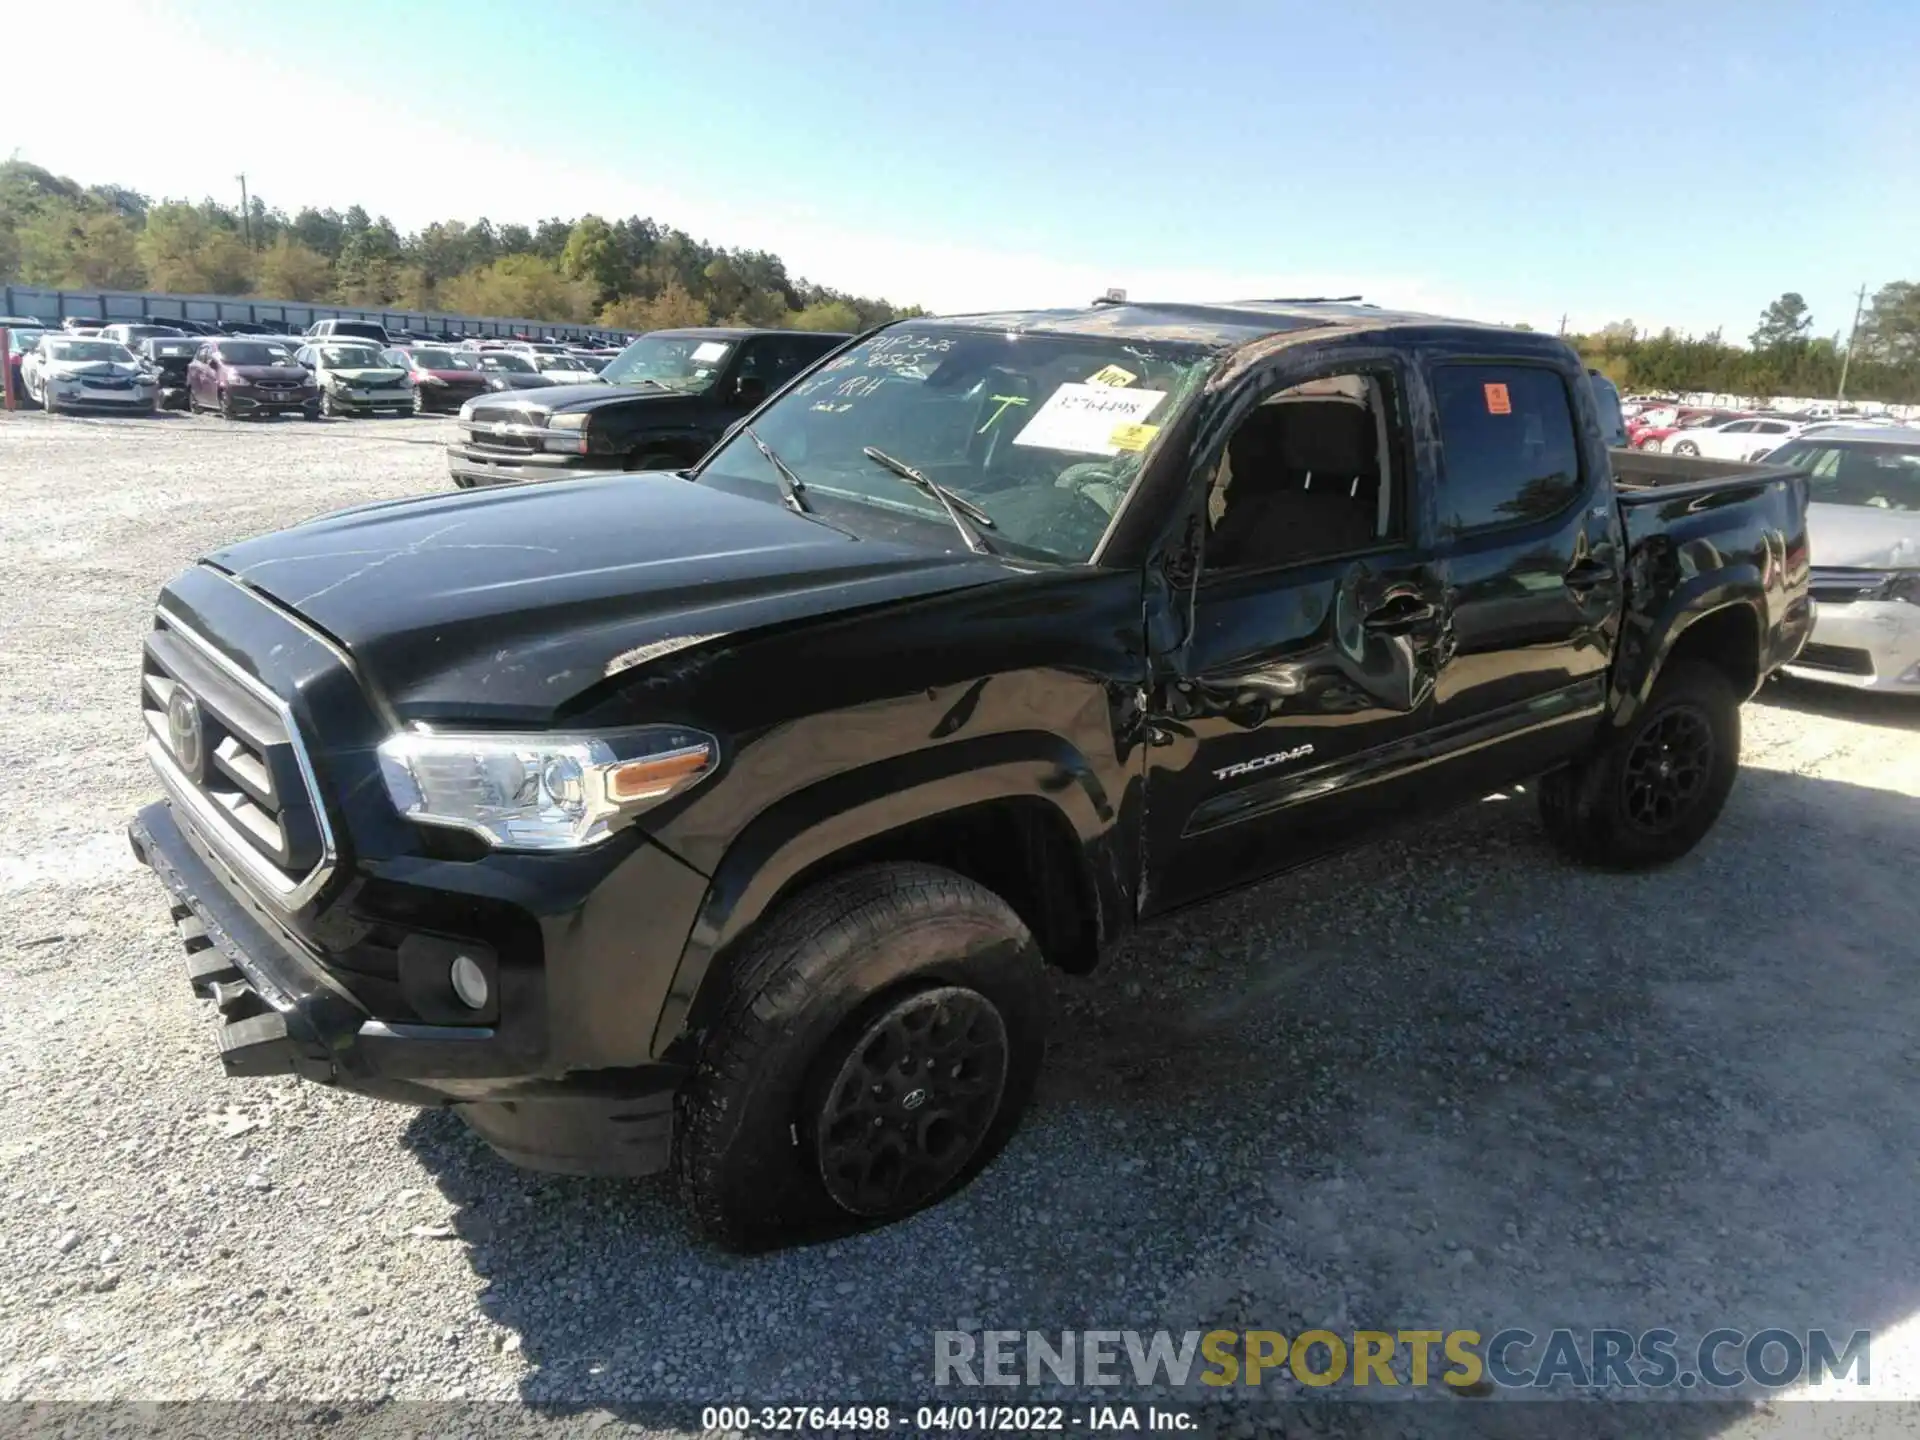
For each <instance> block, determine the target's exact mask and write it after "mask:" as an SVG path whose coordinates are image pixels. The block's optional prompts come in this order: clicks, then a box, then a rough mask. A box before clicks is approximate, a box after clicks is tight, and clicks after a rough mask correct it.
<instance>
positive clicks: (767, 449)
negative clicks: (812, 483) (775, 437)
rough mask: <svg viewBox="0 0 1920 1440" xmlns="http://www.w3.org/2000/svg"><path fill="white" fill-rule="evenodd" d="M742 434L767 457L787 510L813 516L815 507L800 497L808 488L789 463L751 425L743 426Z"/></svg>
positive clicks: (741, 428)
mask: <svg viewBox="0 0 1920 1440" xmlns="http://www.w3.org/2000/svg"><path fill="white" fill-rule="evenodd" d="M740 433H741V434H742V435H744V436H746V437H747V439H749V440H751V441H752V442H753V448H754V449H756V450H758V451H759V452H760V453H761V454H762V455H764V456H765V457H766V459H767V464H769V465H771V466H772V467H773V473H774V474H776V475H778V476H779V477H780V498H781V499H782V500H784V501H786V502H787V508H788V509H789V510H791V511H793V512H794V513H795V514H798V515H810V514H812V513H813V507H812V506H811V505H809V504H807V502H806V501H805V500H804V499H802V498H801V495H800V492H801V491H802V490H804V489H806V488H807V487H806V485H805V483H804V482H803V481H802V480H801V479H800V477H799V476H798V475H796V474H794V473H793V471H792V470H791V469H790V468H789V467H788V465H787V462H786V461H784V460H782V459H781V458H780V457H779V456H778V455H777V454H775V453H774V449H773V447H772V446H771V445H769V444H767V442H766V441H764V440H762V439H761V438H760V437H759V436H758V435H756V434H754V433H753V427H752V426H751V425H742V426H741V427H740Z"/></svg>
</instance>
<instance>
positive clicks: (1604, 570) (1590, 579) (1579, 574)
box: [1565, 560, 1613, 590]
mask: <svg viewBox="0 0 1920 1440" xmlns="http://www.w3.org/2000/svg"><path fill="white" fill-rule="evenodd" d="M1612 578H1613V567H1612V566H1611V565H1603V564H1601V563H1600V562H1599V561H1598V560H1581V561H1579V562H1578V563H1576V564H1575V565H1574V566H1573V568H1572V569H1570V570H1568V571H1567V573H1566V576H1565V580H1566V584H1567V588H1568V589H1569V590H1591V589H1592V588H1593V587H1594V586H1596V585H1598V584H1600V583H1601V582H1602V581H1603V580H1611V579H1612Z"/></svg>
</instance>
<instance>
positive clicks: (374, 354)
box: [320, 345, 393, 370]
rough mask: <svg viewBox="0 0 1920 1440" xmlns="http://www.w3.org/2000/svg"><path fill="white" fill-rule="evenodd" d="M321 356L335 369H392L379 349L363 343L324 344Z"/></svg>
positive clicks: (321, 348)
mask: <svg viewBox="0 0 1920 1440" xmlns="http://www.w3.org/2000/svg"><path fill="white" fill-rule="evenodd" d="M320 358H321V360H322V361H323V362H325V364H327V365H328V366H329V367H331V368H332V369H335V370H383V369H384V370H391V369H392V368H393V367H392V366H391V365H388V364H387V362H386V361H385V360H382V359H381V358H380V352H379V351H378V350H369V349H367V348H366V347H365V346H361V345H323V346H321V347H320Z"/></svg>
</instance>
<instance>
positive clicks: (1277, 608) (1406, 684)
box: [1143, 352, 1447, 913]
mask: <svg viewBox="0 0 1920 1440" xmlns="http://www.w3.org/2000/svg"><path fill="white" fill-rule="evenodd" d="M1322 354H1323V364H1322V365H1320V366H1319V367H1316V369H1314V370H1313V371H1310V372H1306V373H1301V372H1300V371H1298V370H1293V371H1289V370H1286V369H1280V370H1277V371H1276V372H1274V373H1273V374H1272V375H1270V376H1269V377H1268V378H1266V379H1265V380H1263V381H1256V382H1255V383H1254V384H1252V385H1250V386H1249V387H1248V391H1247V393H1246V394H1244V395H1243V396H1242V397H1241V398H1240V400H1238V401H1237V402H1235V403H1236V409H1237V411H1238V414H1237V418H1236V419H1235V420H1234V422H1233V423H1232V424H1231V425H1230V426H1228V427H1223V428H1224V429H1225V433H1226V437H1227V438H1226V439H1225V441H1224V442H1223V443H1222V444H1221V445H1220V446H1219V448H1218V449H1217V450H1216V451H1215V452H1214V453H1213V454H1212V455H1211V456H1202V457H1201V463H1200V478H1199V482H1198V487H1197V488H1198V489H1199V490H1201V491H1203V498H1197V503H1198V504H1199V505H1200V506H1201V510H1200V514H1199V525H1200V529H1201V533H1202V535H1203V542H1202V555H1201V559H1200V568H1199V572H1198V575H1197V578H1196V580H1195V581H1194V583H1193V585H1192V589H1191V593H1190V596H1180V597H1176V599H1175V608H1178V607H1179V606H1180V605H1182V604H1184V603H1185V602H1186V601H1187V600H1188V599H1190V601H1191V607H1190V612H1189V614H1188V615H1187V616H1185V617H1182V618H1181V619H1179V620H1178V621H1176V623H1175V624H1174V625H1173V626H1172V627H1170V629H1169V632H1168V633H1169V634H1170V637H1173V639H1174V643H1172V644H1171V645H1170V646H1169V648H1168V649H1167V650H1166V651H1165V652H1164V653H1159V654H1155V655H1153V656H1152V657H1150V658H1151V663H1152V665H1153V672H1154V673H1153V679H1152V684H1151V687H1150V690H1149V698H1148V712H1149V723H1150V726H1151V730H1152V744H1151V745H1150V746H1149V750H1148V761H1147V765H1148V774H1147V805H1146V809H1147V815H1148V825H1147V828H1148V835H1147V866H1148V873H1147V881H1146V885H1145V887H1144V889H1145V895H1146V899H1145V902H1144V904H1143V910H1145V911H1146V912H1148V913H1155V912H1158V911H1161V910H1164V909H1167V908H1169V907H1171V906H1175V905H1180V904H1184V903H1186V902H1188V901H1191V900H1197V899H1200V898H1202V897H1204V896H1206V895H1208V894H1211V893H1214V892H1216V891H1220V890H1225V889H1229V888H1231V887H1233V886H1236V885H1240V884H1243V883H1245V882H1247V881H1249V880H1254V879H1257V878H1259V877H1260V876H1263V875H1267V874H1271V873H1274V872H1276V871H1279V870H1283V869H1286V868H1288V867H1290V866H1293V865H1298V864H1301V863H1304V862H1305V861H1307V860H1310V859H1312V858H1314V857H1315V856H1317V855H1319V854H1322V853H1324V852H1325V851H1328V850H1330V849H1334V848H1337V847H1338V846H1340V845H1343V844H1346V843H1349V842H1351V841H1353V840H1356V839H1358V838H1360V837H1361V836H1362V835H1364V834H1366V833H1368V832H1369V831H1371V830H1372V829H1374V828H1376V827H1377V825H1378V824H1380V823H1382V822H1384V821H1386V820H1388V819H1390V818H1392V817H1393V816H1394V815H1396V814H1398V813H1400V812H1401V811H1402V810H1404V809H1405V808H1406V807H1407V806H1408V805H1409V804H1411V803H1413V801H1414V798H1415V797H1413V796H1411V795H1409V793H1408V777H1409V776H1410V775H1411V773H1412V770H1413V768H1414V765H1415V762H1416V759H1417V752H1418V744H1419V738H1420V735H1421V733H1422V731H1423V730H1424V728H1425V727H1426V725H1427V724H1428V723H1429V720H1430V717H1431V713H1432V705H1433V699H1432V697H1433V688H1434V680H1435V676H1436V674H1437V672H1438V670H1439V667H1440V666H1441V665H1442V664H1443V663H1444V661H1445V658H1446V654H1445V652H1446V641H1447V615H1446V594H1445V587H1444V585H1443V584H1442V581H1441V576H1440V571H1439V568H1438V566H1437V565H1436V564H1435V563H1434V561H1433V558H1432V556H1431V553H1430V547H1429V546H1428V545H1427V544H1425V543H1424V539H1423V530H1424V525H1423V522H1422V520H1421V517H1420V514H1419V510H1418V508H1417V507H1416V506H1415V505H1413V504H1412V503H1410V501H1411V497H1415V496H1417V495H1418V494H1419V488H1418V486H1417V485H1416V484H1415V481H1414V478H1413V475H1412V473H1411V468H1412V467H1411V458H1412V457H1413V456H1414V454H1415V453H1416V452H1415V448H1414V447H1413V446H1412V445H1411V444H1410V443H1409V430H1408V425H1407V415H1408V407H1407V404H1406V396H1407V388H1406V377H1405V374H1404V371H1403V369H1402V368H1401V366H1400V364H1399V362H1398V361H1396V360H1394V359H1392V358H1391V357H1387V356H1378V355H1376V356H1369V355H1365V354H1360V355H1356V357H1355V358H1354V359H1353V360H1352V361H1350V362H1348V363H1346V364H1345V365H1344V366H1341V365H1339V362H1335V368H1328V367H1327V365H1326V364H1325V363H1324V352H1322Z"/></svg>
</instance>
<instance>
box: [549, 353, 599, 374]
mask: <svg viewBox="0 0 1920 1440" xmlns="http://www.w3.org/2000/svg"><path fill="white" fill-rule="evenodd" d="M540 368H541V369H542V370H578V371H581V372H583V373H585V374H588V375H591V374H592V373H593V372H592V371H591V370H588V369H587V367H586V366H585V365H582V364H581V363H580V362H579V361H578V360H576V359H574V358H573V356H571V355H542V356H541V357H540Z"/></svg>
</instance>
